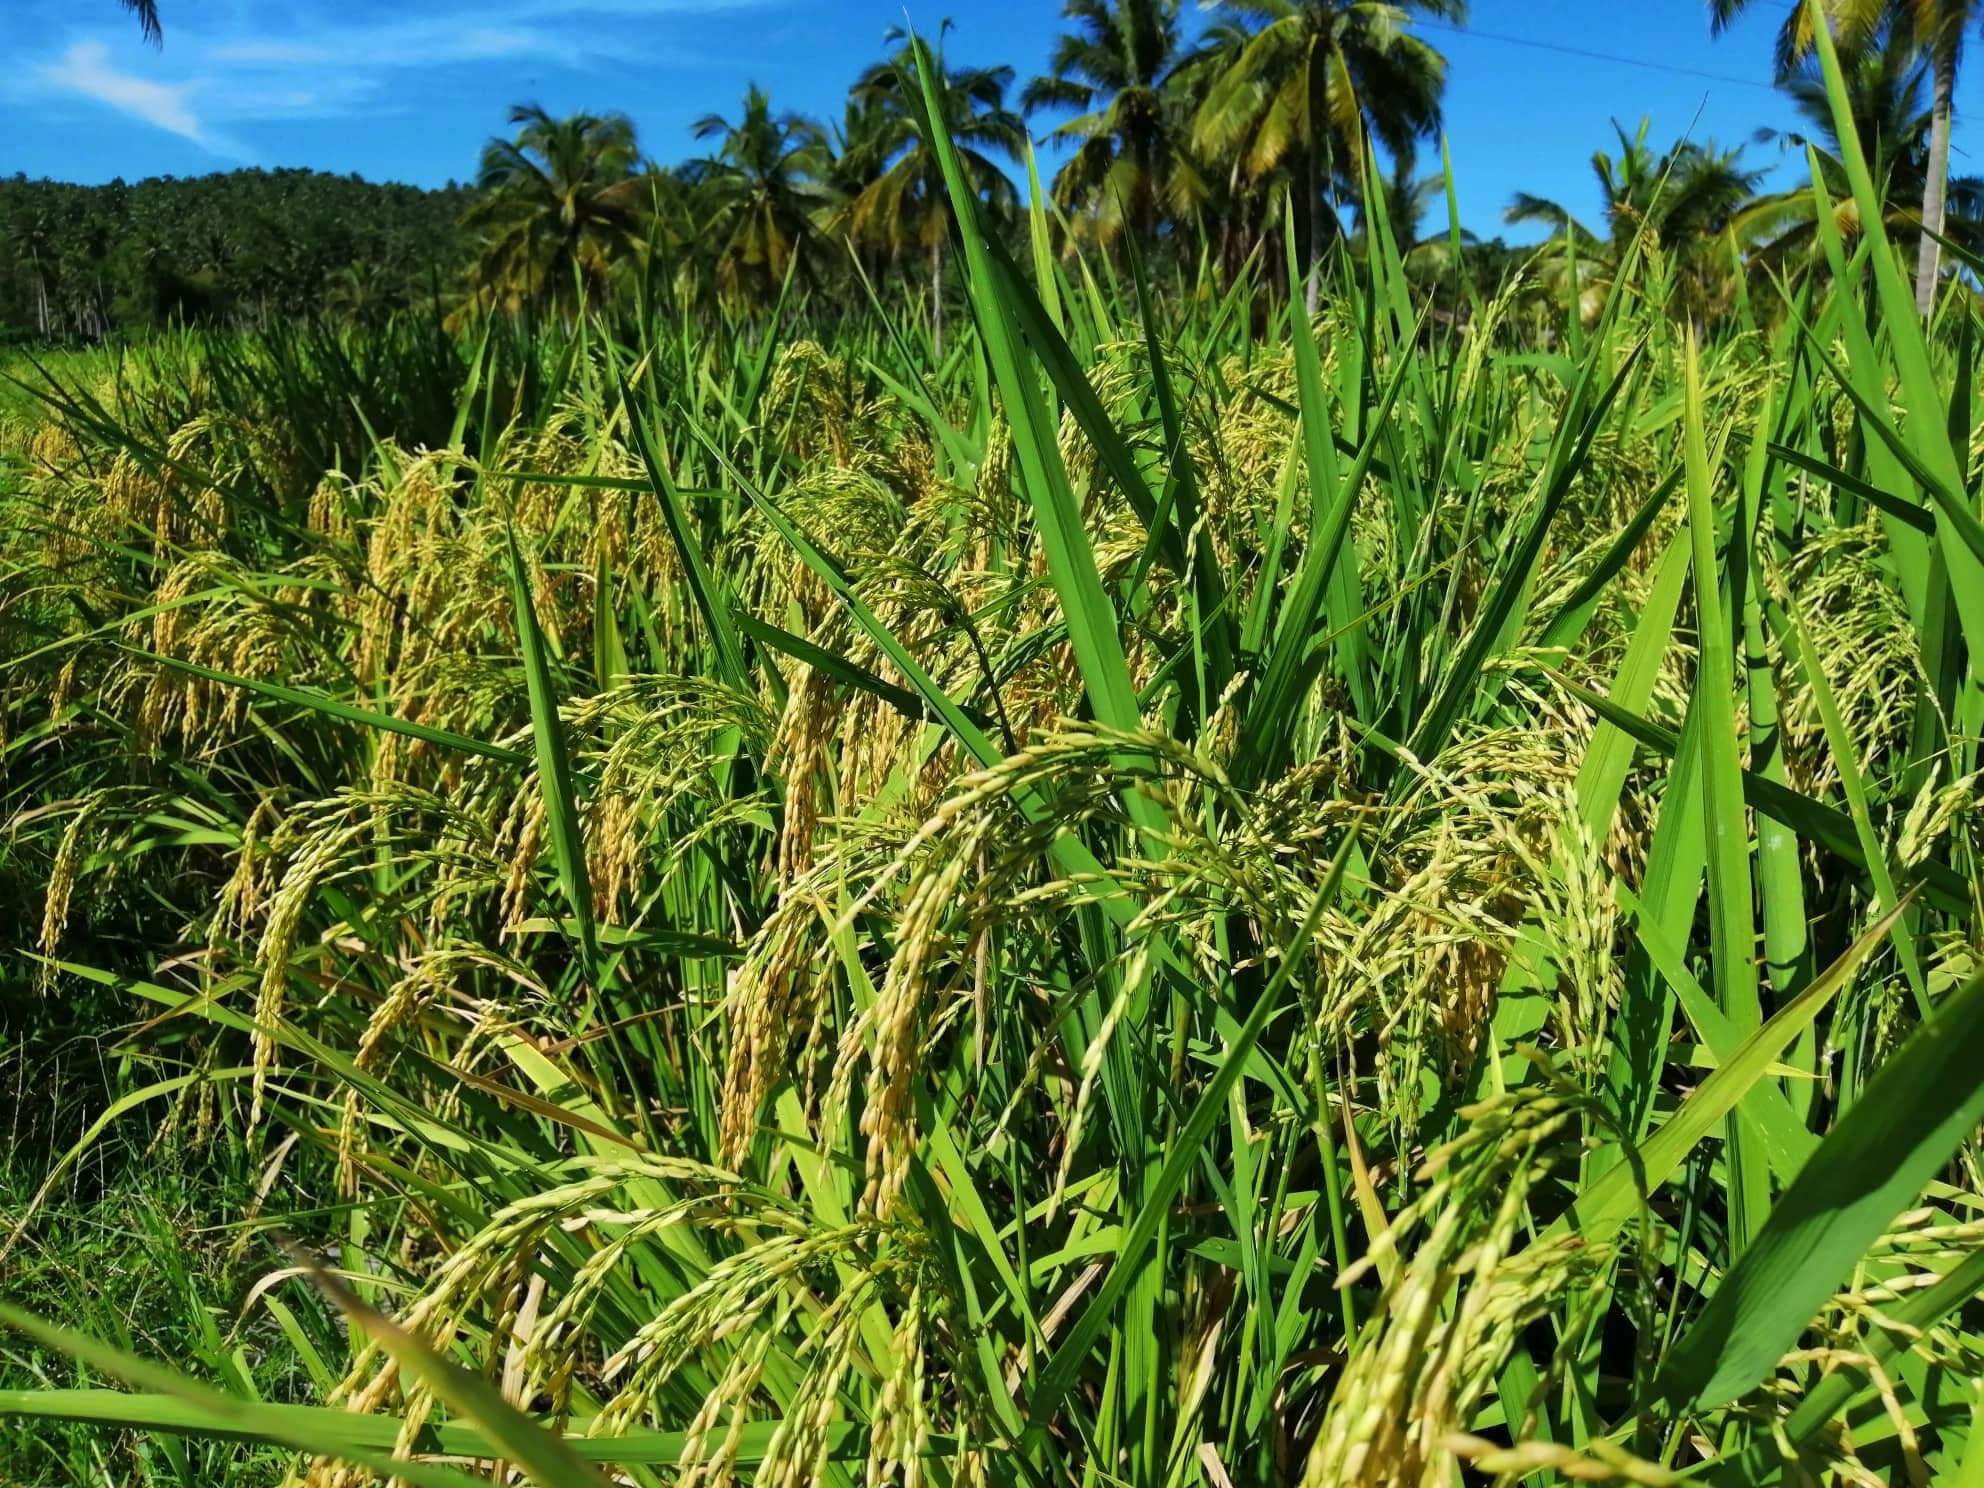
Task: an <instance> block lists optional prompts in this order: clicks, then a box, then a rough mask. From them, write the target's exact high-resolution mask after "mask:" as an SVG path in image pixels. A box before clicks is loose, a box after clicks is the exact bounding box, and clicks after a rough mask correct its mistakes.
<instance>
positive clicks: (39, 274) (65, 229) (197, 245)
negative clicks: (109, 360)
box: [0, 170, 473, 339]
mask: <svg viewBox="0 0 1984 1488" xmlns="http://www.w3.org/2000/svg"><path fill="white" fill-rule="evenodd" d="M472 197H473V193H472V192H471V191H470V190H469V189H468V188H466V187H455V186H449V187H446V188H444V189H442V190H439V191H426V190H422V189H420V188H418V187H414V186H399V185H382V184H378V183H375V182H371V181H365V180H361V179H360V178H359V177H357V176H355V175H349V176H335V175H329V174H326V173H324V172H321V171H310V170H237V171H229V172H226V173H224V174H217V175H210V176H196V177H184V178H180V177H173V176H166V177H161V178H159V179H156V180H148V181H138V182H136V183H126V182H123V181H112V182H111V183H110V184H109V185H107V186H75V185H70V184H67V183H65V182H59V181H31V180H28V179H26V178H25V177H21V176H16V177H14V178H12V179H11V180H4V181H0V338H8V339H13V338H18V337H20V336H23V335H34V336H80V337H86V338H96V337H100V336H103V335H105V334H107V333H108V332H110V331H112V330H120V329H121V330H129V329H132V328H134V327H141V326H149V325H159V324H165V323H168V322H171V321H174V320H180V319H183V320H191V321H206V322H212V323H218V324H263V323H266V322H267V321H268V320H269V319H270V318H271V317H273V316H283V315H296V314H303V313H309V312H312V311H315V310H318V309H331V310H335V311H338V312H341V313H346V314H353V315H358V316H362V317H368V316H376V315H379V314H382V313H384V312H386V311H388V310H391V309H394V308H398V307H400V306H403V305H405V304H407V303H408V302H409V301H410V299H411V298H412V297H413V296H414V295H416V294H418V293H420V292H421V291H422V290H423V289H425V288H427V287H428V286H430V285H431V284H432V283H433V282H434V281H435V279H436V278H437V276H438V277H439V278H440V279H442V280H446V279H448V278H450V277H451V276H453V274H454V273H455V271H456V269H457V268H458V267H459V263H460V260H461V257H462V254H463V247H462V241H463V240H462V235H461V231H460V228H459V227H458V225H457V224H458V222H459V220H460V218H461V215H462V212H463V210H464V209H465V208H466V206H467V205H468V203H469V201H470V200H471V199H472Z"/></svg>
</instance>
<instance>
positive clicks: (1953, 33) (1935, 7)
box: [1709, 0, 1984, 315]
mask: <svg viewBox="0 0 1984 1488" xmlns="http://www.w3.org/2000/svg"><path fill="white" fill-rule="evenodd" d="M1749 3H1750V0H1709V19H1710V25H1711V27H1712V29H1713V30H1714V31H1715V32H1716V33H1717V34H1720V33H1721V32H1722V31H1723V30H1724V28H1726V27H1727V26H1728V25H1729V23H1730V22H1731V21H1732V20H1734V19H1735V18H1736V16H1737V15H1738V14H1740V13H1741V12H1742V11H1743V10H1745V9H1746V8H1747V7H1748V5H1749ZM1825 9H1826V11H1827V13H1828V15H1829V16H1830V17H1831V20H1832V23H1833V26H1834V28H1835V29H1836V30H1837V31H1838V33H1839V36H1840V40H1841V42H1842V43H1843V45H1844V48H1845V49H1846V50H1847V51H1849V52H1851V51H1859V50H1862V49H1864V48H1865V47H1867V46H1868V45H1870V44H1872V43H1873V42H1874V41H1875V40H1876V38H1878V37H1879V36H1880V35H1881V34H1882V32H1883V30H1884V29H1891V30H1896V31H1899V32H1901V33H1902V34H1903V35H1905V36H1906V37H1907V38H1908V40H1909V41H1910V42H1911V43H1912V44H1913V45H1914V46H1915V47H1917V48H1918V49H1920V50H1921V51H1922V52H1923V53H1924V54H1925V55H1926V56H1927V57H1928V59H1929V75H1930V102H1929V154H1928V160H1927V163H1926V168H1925V171H1924V174H1923V181H1922V222H1923V223H1924V225H1926V226H1927V227H1928V229H1929V231H1928V232H1925V233H1923V234H1922V235H1921V237H1922V240H1921V244H1920V246H1919V247H1918V248H1917V250H1916V256H1915V308H1916V309H1917V310H1918V311H1920V312H1921V313H1922V314H1923V315H1927V314H1928V313H1929V309H1930V307H1931V305H1933V304H1934V302H1935V298H1936V280H1937V275H1938V273H1939V271H1940V267H1941V262H1942V259H1941V251H1942V245H1941V244H1939V243H1938V242H1937V241H1936V238H1935V237H1934V234H1936V233H1941V232H1942V231H1943V230H1944V221H1945V217H1946V215H1947V211H1948V204H1949V177H1950V122H1951V120H1952V118H1953V117H1954V114H1955V100H1956V77H1957V73H1958V71H1959V70H1960V69H1961V67H1962V65H1963V44H1964V41H1965V39H1966V38H1967V37H1968V36H1969V34H1970V32H1971V30H1972V29H1973V28H1975V27H1978V26H1984V0H1825ZM1811 27H1812V15H1811V10H1810V8H1809V7H1808V6H1807V5H1805V4H1802V3H1801V4H1798V5H1796V6H1794V7H1793V8H1792V11H1791V13H1790V15H1788V16H1787V17H1786V18H1785V21H1784V25H1783V26H1782V27H1781V28H1780V29H1779V31H1778V39H1777V63H1778V71H1779V73H1780V74H1786V73H1789V72H1790V71H1791V70H1792V69H1793V67H1795V66H1796V64H1797V63H1798V62H1799V61H1800V60H1801V59H1802V58H1803V57H1804V56H1805V54H1806V53H1807V52H1809V51H1810V50H1811V47H1812V44H1813V41H1814V36H1813V33H1812V29H1811Z"/></svg>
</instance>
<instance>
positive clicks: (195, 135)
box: [38, 41, 248, 159]
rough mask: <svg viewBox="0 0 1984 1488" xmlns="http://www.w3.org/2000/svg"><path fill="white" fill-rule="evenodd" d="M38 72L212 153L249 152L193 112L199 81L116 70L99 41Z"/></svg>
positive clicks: (75, 48) (237, 154)
mask: <svg viewBox="0 0 1984 1488" xmlns="http://www.w3.org/2000/svg"><path fill="white" fill-rule="evenodd" d="M38 71H39V72H40V75H41V78H42V80H43V81H44V82H47V83H49V84H51V85H52V86H54V87H57V88H60V89H63V90H65V91H67V92H70V93H80V94H82V95H83V96H84V97H85V98H94V99H95V100H96V101H97V102H98V103H102V104H107V105H109V106H110V107H111V108H114V109H116V110H117V111H118V112H119V113H123V114H129V115H130V116H131V117H132V118H134V119H141V120H143V121H144V122H145V123H147V124H149V125H151V126H152V127H153V128H154V129H163V130H165V131H166V132H167V133H168V134H176V135H178V136H180V138H182V139H189V140H191V141H193V143H194V144H196V145H199V146H200V147H201V148H202V149H206V150H210V151H212V152H213V153H214V154H216V155H228V156H233V157H235V158H237V159H239V158H242V157H245V156H246V155H247V153H248V152H247V150H245V149H244V148H242V146H241V144H240V143H239V142H238V141H236V140H233V139H230V138H229V137H228V136H227V135H225V134H221V133H218V132H216V131H215V130H213V129H211V128H209V127H208V126H207V125H206V124H204V123H202V122H201V120H200V118H199V116H198V115H197V114H195V113H194V112H193V108H192V105H191V103H190V102H189V98H190V95H192V94H193V93H194V92H195V91H197V85H195V84H193V83H176V84H175V83H155V82H152V81H150V80H149V79H147V78H142V77H139V76H137V75H136V74H135V73H129V72H119V71H118V70H117V69H116V68H115V67H114V66H112V65H111V61H110V49H109V48H108V47H106V46H105V45H104V44H103V43H102V42H100V41H79V42H77V43H76V44H75V45H74V46H72V47H70V48H69V50H68V51H67V52H65V53H63V54H62V56H61V57H59V58H58V59H57V60H55V61H53V62H48V63H44V64H43V65H42V66H41V67H40V68H39V69H38Z"/></svg>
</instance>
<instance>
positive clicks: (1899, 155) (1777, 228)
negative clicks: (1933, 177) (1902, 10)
mask: <svg viewBox="0 0 1984 1488" xmlns="http://www.w3.org/2000/svg"><path fill="white" fill-rule="evenodd" d="M1840 62H1841V66H1842V71H1843V73H1844V76H1845V81H1846V94H1847V108H1848V114H1849V116H1850V117H1851V119H1852V121H1853V133H1854V136H1855V138H1856V139H1857V140H1858V142H1859V145H1860V152H1861V154H1862V156H1863V157H1865V159H1866V161H1867V163H1868V167H1869V169H1870V170H1871V171H1872V172H1873V176H1874V183H1875V188H1876V190H1878V191H1880V192H1881V193H1882V198H1883V201H1884V202H1886V203H1888V204H1889V205H1888V206H1887V207H1886V209H1885V210H1884V212H1883V216H1884V217H1885V219H1886V222H1887V225H1888V227H1889V228H1890V230H1891V231H1892V232H1893V233H1895V235H1897V236H1905V235H1907V234H1911V233H1913V232H1915V231H1916V230H1917V226H1918V223H1919V218H1918V217H1917V215H1916V213H1917V212H1918V211H1919V207H1920V203H1921V201H1922V195H1923V188H1924V185H1925V184H1926V181H1927V177H1928V172H1929V156H1930V141H1931V137H1932V135H1933V133H1934V120H1933V118H1932V117H1931V109H1930V106H1929V104H1928V102H1927V101H1926V99H1925V97H1924V95H1925V93H1926V92H1927V91H1928V85H1929V73H1930V62H1929V59H1928V58H1927V57H1926V56H1924V55H1923V54H1922V52H1921V51H1919V50H1918V49H1917V48H1916V46H1915V44H1914V41H1913V39H1912V38H1911V37H1910V36H1909V34H1908V32H1907V30H1906V29H1905V28H1903V27H1901V26H1897V25H1894V24H1892V23H1890V24H1887V25H1884V26H1883V27H1882V28H1881V30H1880V33H1879V34H1878V35H1877V37H1876V38H1875V39H1874V41H1873V42H1872V43H1871V44H1868V45H1864V46H1861V47H1859V48H1857V49H1856V50H1854V51H1852V52H1850V53H1848V54H1847V55H1845V56H1843V57H1841V59H1840ZM1779 86H1780V87H1782V88H1783V89H1784V91H1785V92H1786V93H1787V94H1788V95H1790V98H1791V101H1792V104H1793V106H1794V107H1795V108H1796V109H1797V111H1798V113H1799V115H1800V117H1802V118H1803V119H1804V120H1805V121H1806V123H1807V124H1808V126H1809V128H1808V129H1806V130H1772V129H1760V130H1758V131H1757V138H1758V139H1759V140H1760V141H1762V142H1766V143H1768V142H1770V141H1773V140H1774V141H1777V142H1778V143H1780V144H1783V145H1786V146H1790V147H1792V148H1795V149H1798V150H1801V151H1802V150H1803V149H1804V148H1805V147H1806V146H1807V145H1808V144H1809V145H1811V146H1812V147H1813V148H1814V149H1815V150H1816V151H1817V152H1818V156H1819V163H1820V171H1821V175H1822V177H1823V179H1824V181H1825V185H1826V189H1827V192H1828V194H1829V195H1830V196H1831V197H1832V200H1833V203H1834V208H1833V210H1834V215H1835V217H1836V219H1837V220H1838V222H1839V225H1840V228H1841V230H1842V231H1843V232H1846V233H1848V234H1849V235H1850V234H1852V233H1854V232H1857V231H1858V230H1859V226H1860V209H1859V206H1858V204H1857V203H1855V202H1854V200H1853V198H1852V194H1851V188H1850V187H1849V186H1848V185H1847V183H1846V179H1845V173H1844V171H1843V170H1842V169H1841V168H1840V166H1839V164H1838V161H1839V157H1840V154H1841V150H1840V135H1839V129H1838V124H1837V121H1836V120H1835V119H1834V118H1833V113H1832V104H1831V101H1830V99H1829V98H1828V97H1827V94H1826V86H1825V80H1824V78H1823V77H1821V76H1820V74H1819V70H1818V67H1817V64H1816V59H1814V58H1812V57H1810V56H1807V57H1806V58H1805V59H1804V60H1803V61H1802V62H1801V63H1800V64H1799V65H1798V67H1797V69H1796V70H1795V71H1793V72H1792V73H1790V74H1789V75H1787V76H1785V77H1783V78H1781V79H1780V80H1779ZM1944 201H1945V207H1944V222H1943V233H1944V236H1945V237H1949V238H1953V239H1957V240H1959V241H1962V242H1964V243H1966V245H1968V244H1970V243H1972V242H1973V241H1975V240H1976V238H1977V236H1978V234H1979V230H1980V222H1979V217H1980V213H1984V180H1979V178H1977V177H1975V176H1961V177H1951V178H1950V180H1949V182H1948V183H1947V185H1946V187H1945V191H1944ZM1814 228H1815V222H1814V202H1813V196H1812V189H1811V186H1810V184H1809V183H1807V184H1805V185H1801V186H1798V187H1795V188H1793V189H1792V190H1789V191H1783V192H1774V193H1772V194H1771V195H1769V196H1763V197H1759V198H1758V199H1757V200H1756V201H1754V202H1752V203H1751V204H1750V205H1749V206H1747V207H1745V208H1744V209H1743V211H1742V212H1741V213H1740V214H1739V215H1738V217H1737V219H1736V222H1735V231H1736V236H1737V238H1738V239H1739V240H1740V241H1742V242H1743V243H1745V244H1755V245H1756V251H1757V252H1758V253H1760V254H1762V255H1764V256H1765V257H1766V258H1771V259H1781V258H1783V257H1784V256H1785V255H1786V254H1788V253H1791V252H1793V251H1797V250H1801V249H1806V248H1809V246H1810V244H1811V242H1812V239H1813V235H1814Z"/></svg>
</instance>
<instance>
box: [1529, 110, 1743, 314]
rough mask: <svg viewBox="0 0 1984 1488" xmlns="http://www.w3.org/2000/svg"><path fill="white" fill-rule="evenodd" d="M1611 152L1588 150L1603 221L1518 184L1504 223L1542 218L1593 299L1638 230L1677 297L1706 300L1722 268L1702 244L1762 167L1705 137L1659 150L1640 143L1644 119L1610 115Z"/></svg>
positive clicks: (1719, 231) (1716, 235)
mask: <svg viewBox="0 0 1984 1488" xmlns="http://www.w3.org/2000/svg"><path fill="white" fill-rule="evenodd" d="M1612 128H1613V130H1614V131H1615V132H1616V133H1617V135H1618V137H1619V152H1618V154H1617V155H1613V154H1610V153H1608V152H1607V151H1604V150H1597V151H1594V152H1593V154H1592V157H1591V168H1592V173H1593V174H1594V175H1595V176H1596V177H1597V178H1598V188H1599V195H1600V200H1601V202H1602V203H1603V210H1604V214H1605V226H1604V230H1603V231H1598V230H1595V229H1594V228H1592V227H1590V226H1588V225H1586V224H1585V223H1583V222H1581V221H1579V220H1578V218H1577V217H1576V216H1575V215H1573V213H1572V212H1571V211H1570V209H1569V208H1567V207H1565V206H1564V205H1563V204H1562V203H1560V202H1556V201H1553V200H1551V199H1549V198H1548V197H1541V196H1533V195H1531V194H1530V193H1528V192H1526V191H1519V192H1517V193H1516V194H1515V196H1514V197H1513V198H1512V199H1511V200H1510V202H1509V206H1508V210H1507V211H1506V212H1505V213H1504V214H1503V218H1504V220H1505V221H1507V222H1511V223H1523V222H1543V223H1548V224H1549V225H1550V226H1551V227H1552V228H1553V229H1555V230H1556V231H1557V232H1558V233H1559V234H1560V235H1561V238H1560V247H1559V250H1558V251H1563V249H1564V246H1565V245H1563V243H1562V239H1569V240H1570V242H1569V244H1568V249H1569V250H1570V251H1572V252H1575V254H1576V256H1577V259H1578V261H1579V265H1580V267H1579V277H1580V284H1579V290H1580V297H1581V300H1588V301H1590V304H1588V305H1587V308H1591V307H1592V305H1595V303H1596V298H1594V295H1596V296H1597V297H1602V294H1603V291H1604V289H1605V287H1606V286H1607V285H1609V283H1610V277H1611V275H1612V273H1613V272H1615V271H1616V270H1617V268H1618V267H1619V265H1620V263H1621V262H1622V261H1623V259H1624V256H1625V251H1626V248H1627V246H1628V244H1629V243H1631V241H1632V239H1633V238H1634V237H1635V236H1636V235H1637V234H1639V233H1640V232H1642V231H1645V232H1646V233H1647V234H1648V235H1649V236H1650V238H1651V240H1652V242H1653V243H1654V244H1655V245H1656V246H1657V247H1659V248H1660V249H1661V250H1662V251H1663V252H1664V253H1665V254H1666V255H1667V257H1668V259H1669V260H1670V261H1671V262H1672V263H1673V264H1674V265H1675V268H1676V270H1677V273H1678V274H1679V276H1680V281H1681V282H1680V287H1681V289H1682V291H1683V294H1682V298H1683V300H1684V302H1686V301H1689V300H1692V301H1693V302H1694V304H1693V308H1696V309H1702V308H1707V307H1706V304H1705V302H1706V301H1708V300H1710V299H1713V298H1714V297H1715V290H1714V287H1713V285H1712V282H1711V281H1714V280H1716V278H1717V276H1718V275H1719V274H1721V272H1722V266H1721V260H1720V259H1717V260H1715V262H1714V264H1713V265H1711V264H1710V263H1709V261H1708V260H1709V257H1710V250H1711V249H1713V248H1714V247H1715V245H1718V244H1720V243H1721V242H1722V241H1723V234H1724V232H1725V231H1726V230H1727V229H1728V228H1729V226H1730V224H1731V223H1732V222H1733V221H1734V220H1735V218H1736V215H1737V213H1738V212H1739V211H1740V210H1741V209H1742V207H1743V206H1744V205H1745V204H1746V203H1748V202H1749V201H1750V200H1751V198H1753V197H1754V196H1755V195H1756V190H1757V185H1758V183H1759V182H1760V181H1761V180H1762V179H1763V172H1761V171H1753V170H1746V169H1744V167H1743V165H1742V163H1741V157H1742V153H1743V152H1742V149H1741V147H1738V148H1736V149H1733V150H1722V149H1718V148H1717V147H1716V146H1715V144H1714V143H1713V142H1703V143H1696V142H1694V141H1691V140H1689V141H1682V142H1680V143H1678V144H1676V145H1674V146H1672V147H1671V148H1669V149H1667V150H1665V151H1658V150H1655V149H1653V148H1652V147H1651V146H1650V145H1648V143H1647V134H1648V131H1649V129H1650V128H1651V121H1650V120H1647V119H1642V120H1640V126H1639V130H1638V132H1637V133H1635V134H1632V135H1628V134H1627V133H1626V131H1625V129H1624V127H1623V126H1621V125H1620V124H1619V123H1618V122H1617V121H1616V120H1615V121H1613V125H1612Z"/></svg>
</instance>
